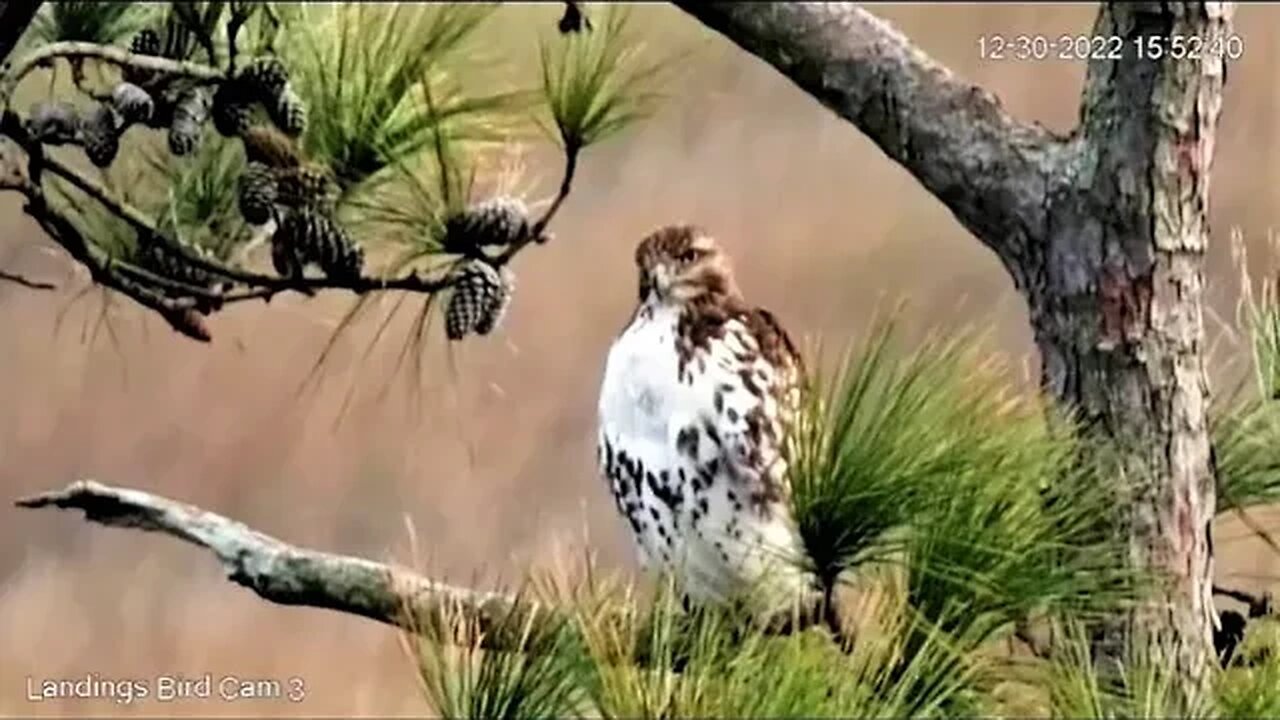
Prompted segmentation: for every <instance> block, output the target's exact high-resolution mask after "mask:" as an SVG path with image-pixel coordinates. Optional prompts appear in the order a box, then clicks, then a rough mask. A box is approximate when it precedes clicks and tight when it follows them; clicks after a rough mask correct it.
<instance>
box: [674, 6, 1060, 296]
mask: <svg viewBox="0 0 1280 720" xmlns="http://www.w3.org/2000/svg"><path fill="white" fill-rule="evenodd" d="M674 4H675V5H676V6H677V7H679V8H681V9H682V10H684V11H685V12H687V13H689V14H690V15H692V16H694V17H695V18H697V19H698V20H700V21H701V22H702V23H703V24H705V25H706V26H708V27H710V28H711V29H713V30H715V31H717V32H719V33H721V34H723V35H724V36H725V37H727V38H728V39H730V40H732V41H733V42H734V43H736V44H737V45H739V46H740V47H741V48H743V49H744V50H746V51H747V52H749V53H751V54H753V55H755V56H757V57H759V58H761V59H762V60H765V61H766V62H768V63H769V64H771V65H773V66H774V67H775V68H777V69H778V70H779V71H780V72H781V73H782V74H783V75H785V76H786V77H787V78H788V79H790V80H791V81H792V82H794V83H795V84H796V85H797V86H799V87H800V88H801V89H802V90H804V91H805V92H807V93H809V94H810V95H812V96H813V97H814V98H816V99H817V100H819V101H820V102H822V103H823V104H824V105H826V106H827V107H828V108H830V109H831V110H832V111H834V112H835V113H836V114H837V115H839V116H840V117H842V118H844V119H846V120H848V121H849V122H851V123H853V124H854V125H855V126H856V127H857V128H858V129H859V130H861V131H862V132H863V133H864V134H865V135H866V136H867V137H868V138H870V139H871V140H872V141H873V142H874V143H875V144H876V145H877V146H879V147H880V149H881V150H883V151H884V153H885V154H886V155H888V156H889V157H890V158H891V159H892V160H894V161H895V162H897V163H898V164H900V165H902V167H904V168H906V169H907V170H908V171H909V172H910V173H911V174H912V175H914V176H915V177H916V179H918V180H919V181H920V183H921V184H922V185H924V187H925V188H926V189H927V190H928V191H929V192H930V193H932V194H933V195H934V196H936V197H937V198H938V199H939V200H940V201H941V202H942V203H943V204H945V205H946V206H947V208H949V209H950V210H951V212H952V213H953V214H954V215H955V217H956V219H957V220H958V221H959V222H960V223H961V224H962V225H963V226H964V227H965V228H966V229H968V230H969V231H970V232H972V233H973V234H974V236H975V237H977V238H979V239H980V240H982V241H983V242H984V243H986V244H987V245H988V246H990V247H991V248H992V249H993V250H994V251H995V252H996V253H997V254H998V255H999V256H1000V258H1001V260H1003V261H1004V263H1005V265H1006V266H1008V267H1009V268H1010V270H1011V271H1012V272H1014V274H1015V280H1018V281H1019V282H1021V281H1022V280H1023V278H1021V277H1020V275H1021V272H1022V269H1021V268H1020V267H1017V266H1019V265H1025V264H1026V263H1023V262H1020V259H1021V258H1022V256H1023V255H1024V254H1026V253H1027V252H1028V251H1034V250H1035V249H1034V248H1033V247H1029V246H1032V245H1033V244H1034V243H1035V241H1036V240H1038V239H1039V238H1042V237H1044V235H1045V234H1046V233H1045V225H1046V211H1045V208H1044V205H1045V197H1046V195H1047V187H1048V183H1049V178H1050V177H1051V176H1052V174H1053V171H1054V170H1055V169H1056V168H1057V167H1058V166H1059V164H1060V162H1059V160H1058V158H1059V157H1060V156H1061V154H1060V149H1061V148H1062V147H1063V145H1064V143H1063V142H1062V141H1061V139H1060V138H1057V137H1055V136H1054V135H1053V134H1052V133H1050V132H1049V131H1048V130H1046V129H1045V128H1043V127H1041V126H1039V125H1035V124H1029V123H1023V122H1020V121H1018V120H1017V119H1015V118H1013V117H1012V116H1011V115H1009V113H1007V112H1005V110H1004V109H1003V108H1002V107H1001V105H1000V101H999V100H998V99H997V98H996V97H995V96H994V95H993V94H992V93H990V92H988V91H986V90H984V89H982V88H980V87H978V86H976V85H973V84H971V83H968V82H965V81H964V80H962V79H961V78H959V77H957V76H956V75H955V74H954V73H952V72H951V71H950V70H948V69H947V68H946V67H944V66H943V65H941V64H939V63H938V62H937V61H935V60H934V59H933V58H931V57H929V56H928V55H927V54H925V53H924V51H922V50H920V49H919V48H917V47H916V46H915V45H913V44H912V43H911V41H910V40H909V39H908V38H907V37H906V36H905V35H903V34H902V33H901V32H899V31H898V30H897V29H896V28H894V27H893V26H892V25H890V24H889V23H888V22H886V21H884V20H882V19H881V18H878V17H876V16H875V15H873V14H871V13H869V12H867V11H866V10H863V9H862V8H860V7H858V6H856V5H854V4H853V3H811V2H772V3H769V2H759V3H756V2H751V3H746V2H699V1H697V0H677V2H675V3H674ZM975 52H976V50H975Z"/></svg>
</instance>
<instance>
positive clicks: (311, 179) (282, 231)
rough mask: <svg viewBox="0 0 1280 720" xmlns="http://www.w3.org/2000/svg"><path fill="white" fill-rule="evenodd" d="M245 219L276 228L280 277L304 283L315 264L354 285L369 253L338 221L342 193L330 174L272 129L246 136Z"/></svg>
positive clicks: (256, 128)
mask: <svg viewBox="0 0 1280 720" xmlns="http://www.w3.org/2000/svg"><path fill="white" fill-rule="evenodd" d="M240 139H241V141H243V143H244V149H245V158H246V160H247V162H246V163H245V168H244V171H243V172H242V173H241V175H240V181H239V183H240V184H239V188H238V190H237V197H238V203H239V207H240V214H241V215H242V216H243V217H244V219H245V222H247V223H249V224H251V225H263V224H265V223H268V222H270V221H273V220H274V221H275V222H276V230H275V233H274V234H273V235H272V236H271V261H272V264H273V265H274V266H275V269H276V272H278V273H280V275H282V276H284V277H289V278H297V277H301V276H302V273H303V270H304V269H305V268H306V266H307V265H310V264H314V265H316V266H317V267H319V268H320V270H321V272H323V273H324V274H325V276H326V277H330V278H342V279H348V280H353V279H355V278H358V277H360V273H361V271H362V270H363V268H364V253H363V251H362V250H361V248H360V246H359V245H357V244H356V243H355V241H354V240H353V239H352V238H351V236H350V234H349V233H348V232H347V231H346V229H345V228H343V227H342V225H341V224H339V223H338V221H337V220H335V219H334V217H333V211H334V208H335V205H336V203H337V197H338V187H337V184H336V183H335V182H334V181H333V180H332V179H331V178H330V177H329V174H328V173H327V172H326V171H325V169H324V168H323V167H321V166H319V165H317V164H314V163H308V162H306V161H304V160H303V158H302V156H301V154H300V153H299V152H298V150H297V147H296V146H295V144H294V142H293V140H292V138H290V137H288V136H287V135H285V134H284V133H282V132H281V131H280V130H278V129H276V128H274V127H271V126H268V125H253V126H250V127H249V128H246V129H245V130H243V131H242V132H241V134H240Z"/></svg>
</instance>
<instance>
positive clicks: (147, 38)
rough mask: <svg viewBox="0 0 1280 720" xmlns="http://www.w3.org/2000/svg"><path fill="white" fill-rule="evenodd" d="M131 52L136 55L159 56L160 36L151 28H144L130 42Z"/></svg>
mask: <svg viewBox="0 0 1280 720" xmlns="http://www.w3.org/2000/svg"><path fill="white" fill-rule="evenodd" d="M129 52H131V53H133V54H134V55H159V54H160V34H159V33H157V32H156V31H155V30H152V29H151V28H143V29H142V30H139V31H138V32H137V34H135V35H134V36H133V40H132V41H130V42H129Z"/></svg>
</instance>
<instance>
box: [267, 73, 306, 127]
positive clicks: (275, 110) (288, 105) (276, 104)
mask: <svg viewBox="0 0 1280 720" xmlns="http://www.w3.org/2000/svg"><path fill="white" fill-rule="evenodd" d="M266 106H267V114H268V115H270V116H271V122H273V123H275V124H276V126H277V127H279V128H280V129H281V130H283V131H284V132H285V134H287V135H290V136H292V137H297V136H299V135H301V134H302V133H303V132H304V131H306V129H307V105H306V103H304V102H303V101H302V98H300V97H298V94H297V93H295V92H294V91H293V87H292V86H291V85H288V84H286V85H285V86H284V87H283V88H282V89H281V90H280V92H279V93H277V94H276V96H275V98H273V100H272V101H271V102H270V103H266Z"/></svg>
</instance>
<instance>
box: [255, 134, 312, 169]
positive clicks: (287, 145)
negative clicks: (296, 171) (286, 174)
mask: <svg viewBox="0 0 1280 720" xmlns="http://www.w3.org/2000/svg"><path fill="white" fill-rule="evenodd" d="M240 140H241V142H243V143H244V154H245V158H246V159H247V160H249V161H250V162H260V163H263V164H265V165H266V166H267V167H270V168H289V167H297V166H298V165H300V164H302V156H301V155H299V154H298V148H297V145H296V144H295V143H294V142H293V140H292V139H291V138H290V137H289V136H288V135H285V134H284V133H282V132H280V131H279V130H277V129H276V128H273V127H271V126H269V125H254V126H253V127H251V128H249V129H248V130H245V131H244V133H243V134H241V136H240Z"/></svg>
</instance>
